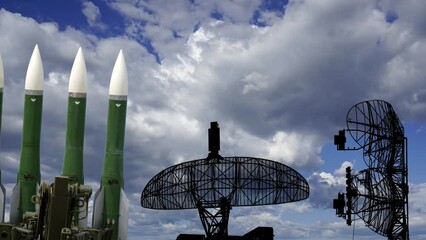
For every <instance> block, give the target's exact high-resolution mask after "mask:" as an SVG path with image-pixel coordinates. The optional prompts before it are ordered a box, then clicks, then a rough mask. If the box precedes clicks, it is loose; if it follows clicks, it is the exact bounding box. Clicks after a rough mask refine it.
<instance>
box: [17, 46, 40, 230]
mask: <svg viewBox="0 0 426 240" xmlns="http://www.w3.org/2000/svg"><path fill="white" fill-rule="evenodd" d="M43 79H44V75H43V64H42V62H41V56H40V51H39V49H38V45H36V46H35V48H34V51H33V54H32V56H31V59H30V63H29V64H28V69H27V75H26V78H25V100H24V120H23V130H22V147H21V158H20V161H19V170H18V177H17V184H16V186H15V188H14V189H13V192H12V196H11V209H10V222H11V223H17V222H20V221H21V220H22V218H23V214H25V213H26V212H34V211H35V205H34V203H33V202H32V201H31V198H32V196H33V195H36V193H37V189H38V185H39V184H40V132H41V115H42V105H43Z"/></svg>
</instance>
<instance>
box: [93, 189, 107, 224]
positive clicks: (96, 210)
mask: <svg viewBox="0 0 426 240" xmlns="http://www.w3.org/2000/svg"><path fill="white" fill-rule="evenodd" d="M104 196H105V191H104V188H103V187H101V188H99V190H98V191H96V193H95V200H94V202H93V220H92V227H94V228H102V227H103V226H102V220H103V219H102V213H103V211H104V198H105V197H104Z"/></svg>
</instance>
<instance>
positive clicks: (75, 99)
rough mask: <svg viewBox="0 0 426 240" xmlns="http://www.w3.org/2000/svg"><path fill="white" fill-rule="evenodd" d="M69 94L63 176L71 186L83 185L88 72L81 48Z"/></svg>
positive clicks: (75, 62)
mask: <svg viewBox="0 0 426 240" xmlns="http://www.w3.org/2000/svg"><path fill="white" fill-rule="evenodd" d="M68 93H69V96H68V113H67V130H66V140H65V156H64V165H63V166H62V176H67V177H69V178H70V184H73V183H79V184H83V183H84V174H83V147H84V126H85V118H86V93H87V71H86V64H85V62H84V56H83V51H82V49H81V48H79V49H78V52H77V55H76V57H75V60H74V64H73V66H72V69H71V74H70V81H69V87H68Z"/></svg>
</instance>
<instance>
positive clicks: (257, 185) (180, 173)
mask: <svg viewBox="0 0 426 240" xmlns="http://www.w3.org/2000/svg"><path fill="white" fill-rule="evenodd" d="M208 133H209V154H208V156H207V158H204V159H198V160H192V161H188V162H183V163H180V164H177V165H174V166H171V167H169V168H166V169H164V170H163V171H161V172H160V173H158V174H157V175H155V176H154V177H153V178H152V179H151V180H150V181H149V182H148V184H147V185H146V186H145V188H144V190H143V192H142V194H141V205H142V207H145V208H151V209H162V210H172V209H173V210H176V209H198V213H199V215H200V219H201V223H202V225H203V228H204V231H205V234H206V239H207V240H219V239H220V240H225V239H262V240H269V239H273V229H272V228H267V227H266V228H257V229H255V230H253V231H251V232H250V234H248V235H247V234H246V235H244V236H229V233H228V223H229V215H230V211H231V208H232V207H238V206H258V205H271V204H281V203H288V202H295V201H300V200H303V199H306V198H308V196H309V185H308V182H307V181H306V179H305V178H303V176H302V175H300V173H298V172H297V171H295V170H294V169H292V168H290V167H288V166H286V165H284V164H282V163H279V162H275V161H272V160H267V159H261V158H253V157H222V156H220V155H219V150H220V133H219V125H218V124H217V122H212V123H211V128H210V129H209V131H208ZM266 236H269V237H266ZM178 239H179V240H189V239H197V240H198V239H202V238H200V235H189V234H185V235H179V237H178Z"/></svg>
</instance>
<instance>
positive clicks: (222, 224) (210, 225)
mask: <svg viewBox="0 0 426 240" xmlns="http://www.w3.org/2000/svg"><path fill="white" fill-rule="evenodd" d="M197 208H198V213H199V215H200V220H201V223H202V224H203V228H204V231H205V233H206V235H207V239H208V240H219V239H226V238H227V237H228V222H229V214H230V212H231V209H232V207H231V204H230V203H229V201H228V199H226V198H225V197H222V198H221V199H220V208H219V209H218V210H217V211H216V213H212V212H211V211H209V210H207V208H205V207H204V206H203V203H202V202H201V201H198V202H197Z"/></svg>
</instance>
